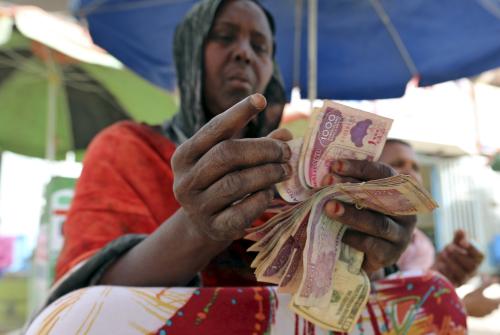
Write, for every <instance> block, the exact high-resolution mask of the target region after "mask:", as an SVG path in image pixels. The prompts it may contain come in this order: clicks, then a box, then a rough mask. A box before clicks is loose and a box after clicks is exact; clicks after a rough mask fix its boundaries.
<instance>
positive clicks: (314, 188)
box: [246, 101, 437, 332]
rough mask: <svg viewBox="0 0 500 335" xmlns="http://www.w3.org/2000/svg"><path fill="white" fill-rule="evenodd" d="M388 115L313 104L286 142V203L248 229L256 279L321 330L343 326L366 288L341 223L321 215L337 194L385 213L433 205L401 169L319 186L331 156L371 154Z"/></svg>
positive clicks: (351, 321) (349, 324)
mask: <svg viewBox="0 0 500 335" xmlns="http://www.w3.org/2000/svg"><path fill="white" fill-rule="evenodd" d="M391 123H392V120H390V119H387V118H385V117H382V116H379V115H376V114H372V113H367V112H363V111H360V110H357V109H354V108H350V107H347V106H343V105H340V104H338V103H335V102H332V101H325V102H324V104H323V107H321V108H318V109H316V110H314V112H313V113H312V117H311V120H310V124H309V127H308V129H307V132H306V135H305V136H304V138H303V139H302V138H301V139H294V140H292V141H290V142H289V144H290V147H291V149H292V158H291V164H292V168H293V171H294V173H293V176H292V178H290V179H289V180H287V181H286V182H283V183H281V184H278V185H277V189H278V192H279V193H280V195H281V197H282V198H283V199H284V200H285V201H287V202H288V203H289V204H290V205H288V206H285V207H283V210H282V211H281V212H279V213H278V214H276V215H275V216H274V217H273V218H272V219H271V220H269V221H267V222H266V223H265V224H263V225H261V226H259V227H255V228H251V229H250V230H249V231H248V235H247V236H246V238H247V239H249V240H252V241H255V243H254V244H253V245H252V246H251V247H250V248H249V249H248V250H249V251H255V252H258V253H257V256H256V258H255V260H254V261H253V263H252V267H253V268H255V274H256V277H257V280H259V281H262V282H268V283H274V284H276V285H278V287H279V288H278V290H279V291H280V292H288V293H292V294H293V296H292V300H291V303H290V306H289V307H290V308H291V309H292V310H293V311H294V312H296V313H297V314H299V315H301V316H302V317H304V318H305V319H307V320H309V321H311V322H313V323H315V324H317V325H319V326H321V327H323V328H326V329H330V330H334V331H341V332H348V331H350V330H351V329H352V328H353V326H354V325H355V323H356V321H357V319H358V318H359V315H360V313H361V311H362V309H363V308H364V306H365V304H366V301H367V299H368V295H369V293H370V282H369V279H368V277H367V275H366V273H365V272H364V271H363V270H362V264H363V257H364V255H363V253H362V252H360V251H358V250H356V249H354V248H351V247H350V246H348V245H346V244H344V243H343V242H342V235H343V233H344V231H345V229H346V228H345V226H343V225H342V224H341V223H339V222H336V221H334V220H332V219H330V218H329V217H328V216H326V215H325V214H324V211H323V207H324V205H325V203H326V202H327V201H328V200H331V199H337V200H339V201H343V202H346V203H352V204H355V205H356V207H357V208H369V209H373V210H376V211H378V212H381V213H384V214H387V215H413V214H417V213H425V212H430V211H432V210H433V209H435V208H436V207H437V204H436V203H435V201H434V200H433V199H432V197H431V196H430V194H429V193H428V192H427V191H426V190H425V189H424V188H423V187H422V186H421V185H420V184H419V183H418V182H416V181H415V180H414V179H412V178H411V177H409V176H405V175H398V176H394V177H390V178H385V179H379V180H371V181H368V182H364V183H341V184H335V185H332V186H327V187H321V181H322V179H323V177H325V176H326V175H327V174H328V173H329V169H330V164H331V163H332V162H333V161H334V160H335V159H342V158H344V159H345V158H349V159H365V160H376V159H378V157H379V156H380V154H381V152H382V149H383V146H384V144H385V140H386V138H387V133H388V131H389V129H390V126H391Z"/></svg>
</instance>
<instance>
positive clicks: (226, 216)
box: [206, 189, 274, 241]
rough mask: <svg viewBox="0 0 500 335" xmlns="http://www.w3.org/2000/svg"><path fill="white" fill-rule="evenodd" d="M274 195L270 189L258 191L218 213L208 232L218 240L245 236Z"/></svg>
mask: <svg viewBox="0 0 500 335" xmlns="http://www.w3.org/2000/svg"><path fill="white" fill-rule="evenodd" d="M273 197H274V192H273V191H272V190H270V189H267V190H262V191H259V192H256V193H254V194H252V195H250V196H248V197H246V198H245V199H244V200H242V201H241V202H239V203H237V204H234V205H233V206H231V207H228V208H227V209H225V210H224V211H222V212H220V213H218V214H217V215H216V216H215V217H214V219H213V221H212V224H211V225H210V229H207V231H206V233H207V235H208V236H210V237H211V238H212V239H214V240H217V241H224V240H234V239H238V238H241V237H243V235H244V234H245V229H246V228H248V227H249V226H250V225H251V224H252V222H253V221H255V220H256V219H257V218H258V217H259V216H260V215H261V214H262V212H263V211H264V210H265V209H266V208H267V207H268V206H269V204H270V203H271V201H272V199H273Z"/></svg>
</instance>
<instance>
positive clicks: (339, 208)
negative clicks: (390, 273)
mask: <svg viewBox="0 0 500 335" xmlns="http://www.w3.org/2000/svg"><path fill="white" fill-rule="evenodd" d="M396 174H397V173H396V171H395V170H394V169H393V168H391V167H390V166H388V165H386V164H384V163H377V162H369V161H364V160H338V161H335V162H334V163H333V165H332V168H331V174H330V175H327V176H325V178H324V179H323V184H336V183H343V182H363V181H368V180H374V179H381V178H387V177H391V176H394V175H396ZM325 212H326V214H327V215H328V216H329V217H331V218H332V219H335V220H336V221H338V222H340V223H343V224H345V225H347V226H348V227H349V228H348V230H347V231H346V232H345V234H344V237H343V239H342V240H343V242H345V243H347V244H348V245H350V246H352V247H353V248H355V249H358V250H360V251H362V252H364V254H365V259H364V263H363V269H365V270H366V271H367V272H368V273H372V272H375V271H377V270H379V269H381V268H382V267H385V266H390V265H393V264H395V263H396V261H397V260H398V259H399V257H400V256H401V254H402V253H403V251H404V250H405V249H406V247H407V246H408V243H409V242H410V239H411V236H412V234H413V230H414V228H415V223H416V216H415V215H410V216H397V217H394V216H387V215H384V214H381V213H378V212H375V211H372V210H369V209H361V210H360V209H356V207H355V206H354V205H350V204H346V203H341V202H339V201H336V200H331V201H329V202H328V203H327V204H326V205H325Z"/></svg>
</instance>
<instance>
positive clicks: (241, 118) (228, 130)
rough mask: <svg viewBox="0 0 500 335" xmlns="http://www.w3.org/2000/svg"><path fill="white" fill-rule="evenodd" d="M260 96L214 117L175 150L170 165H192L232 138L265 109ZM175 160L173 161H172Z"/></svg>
mask: <svg viewBox="0 0 500 335" xmlns="http://www.w3.org/2000/svg"><path fill="white" fill-rule="evenodd" d="M266 104H267V102H266V99H265V98H264V96H263V95H261V94H253V95H251V96H249V97H247V98H246V99H244V100H242V101H240V102H239V103H237V104H236V105H234V106H232V107H231V108H229V109H228V110H227V111H225V112H224V113H221V114H219V115H217V116H215V117H214V118H213V119H212V120H210V121H209V122H208V123H207V124H205V125H204V126H203V127H202V128H201V129H200V130H199V131H198V132H197V133H196V134H194V135H193V137H191V139H189V140H188V141H186V142H185V143H183V144H182V145H181V146H179V148H177V150H176V155H174V157H173V158H172V160H173V162H172V164H177V165H178V164H183V163H188V164H189V163H192V162H194V161H196V160H197V159H198V158H200V157H201V156H202V155H203V154H205V152H207V151H208V150H209V149H210V148H212V147H213V146H214V145H216V144H217V143H219V142H221V141H223V140H226V139H229V138H231V137H233V135H234V134H236V133H238V132H240V131H241V129H243V128H244V127H245V126H246V125H247V124H248V122H250V120H251V119H252V118H253V117H255V116H256V115H257V114H258V113H259V112H261V111H263V110H264V108H265V107H266ZM174 158H175V159H174Z"/></svg>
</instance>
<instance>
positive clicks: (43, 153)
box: [0, 7, 175, 159]
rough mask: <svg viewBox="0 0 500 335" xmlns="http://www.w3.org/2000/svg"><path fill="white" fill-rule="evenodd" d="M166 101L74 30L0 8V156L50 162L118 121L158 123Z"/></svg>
mask: <svg viewBox="0 0 500 335" xmlns="http://www.w3.org/2000/svg"><path fill="white" fill-rule="evenodd" d="M174 110H175V104H174V100H173V98H172V96H170V95H168V94H167V93H166V92H165V91H163V90H160V89H158V88H157V87H155V86H154V85H152V84H150V83H148V82H146V81H145V80H143V79H142V78H140V77H139V76H137V75H136V74H134V73H132V72H131V71H129V70H126V69H124V67H123V65H122V64H121V63H120V62H119V61H117V60H116V59H115V58H113V57H112V56H110V55H109V54H107V53H106V52H104V51H103V50H102V49H100V48H98V47H97V46H95V45H94V44H93V43H92V42H91V40H90V37H89V35H88V33H87V32H86V31H85V30H84V29H83V28H81V27H80V26H79V25H78V24H76V23H74V22H69V21H67V20H65V19H62V18H60V17H56V16H54V15H51V14H48V13H46V12H44V11H42V10H41V9H38V8H36V7H0V150H9V151H13V152H17V153H21V154H24V155H29V156H36V157H46V158H49V159H55V158H60V157H64V154H65V153H66V152H67V151H78V150H83V149H85V148H86V147H87V145H88V144H89V142H90V141H91V139H92V138H93V137H94V136H95V135H96V134H97V133H98V132H99V131H100V130H102V129H103V128H104V127H106V126H108V125H110V124H112V123H114V122H116V121H119V120H125V119H134V120H138V121H144V122H148V123H160V122H162V121H163V120H164V119H165V118H167V117H168V115H169V113H170V114H171V113H172V112H173V111H174Z"/></svg>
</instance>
